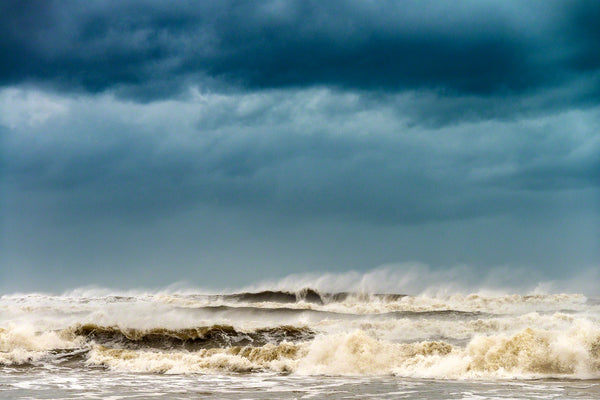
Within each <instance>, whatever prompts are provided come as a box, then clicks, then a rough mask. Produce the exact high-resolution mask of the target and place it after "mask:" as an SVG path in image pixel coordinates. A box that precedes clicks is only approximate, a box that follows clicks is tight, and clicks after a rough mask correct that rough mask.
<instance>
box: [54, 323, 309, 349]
mask: <svg viewBox="0 0 600 400" xmlns="http://www.w3.org/2000/svg"><path fill="white" fill-rule="evenodd" d="M64 332H65V333H67V334H70V335H75V336H83V337H85V338H86V339H88V340H92V341H94V342H95V343H101V344H105V345H112V346H114V345H120V346H124V347H128V348H159V349H179V348H183V349H186V350H197V349H206V348H223V347H230V346H233V345H241V346H244V345H251V346H263V345H265V344H268V343H275V344H277V343H281V342H283V341H289V342H297V341H300V340H310V339H312V338H313V337H314V332H313V331H311V330H310V329H309V328H307V327H295V326H290V325H282V326H276V327H268V328H261V329H256V330H251V331H241V330H237V329H235V328H234V327H233V326H231V325H211V326H202V327H196V328H186V329H167V328H153V329H127V328H119V327H113V326H110V327H107V326H98V325H95V324H85V325H77V326H74V327H71V328H69V329H67V330H65V331H64Z"/></svg>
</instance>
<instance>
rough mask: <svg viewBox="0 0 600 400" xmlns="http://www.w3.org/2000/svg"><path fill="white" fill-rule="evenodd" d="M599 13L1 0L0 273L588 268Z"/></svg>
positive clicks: (247, 278)
mask: <svg viewBox="0 0 600 400" xmlns="http://www.w3.org/2000/svg"><path fill="white" fill-rule="evenodd" d="M598 21H600V3H597V2H592V1H568V2H567V1H541V0H540V1H510V0H502V1H500V0H498V1H492V0H489V1H480V0H478V1H423V0H419V1H403V2H396V1H389V2H388V1H377V2H372V1H348V2H322V1H284V0H279V1H265V2H254V1H222V0H219V1H203V2H194V1H175V2H164V1H139V0H127V1H120V2H111V1H95V0H89V1H71V2H61V1H41V0H39V1H38V0H26V1H10V0H9V1H4V2H2V3H1V4H0V52H1V54H2V57H1V59H0V146H1V147H0V157H1V158H0V290H4V291H15V290H63V289H66V288H69V287H75V286H81V285H89V284H97V285H103V286H113V287H133V286H135V287H138V286H165V285H168V284H170V283H172V282H176V281H182V280H185V281H188V282H190V283H192V284H194V285H199V286H204V287H223V286H229V287H231V286H239V285H244V284H248V283H251V282H253V281H256V280H262V279H267V278H277V277H283V276H286V275H289V274H291V273H302V272H318V271H323V272H325V271H329V272H335V271H347V270H357V271H368V270H371V269H373V268H376V267H378V266H379V265H382V264H393V263H406V262H413V261H414V262H419V263H423V264H426V265H429V267H428V268H430V269H431V270H433V271H435V270H444V269H448V268H454V267H456V266H465V265H466V266H468V269H469V271H471V273H473V274H479V275H481V276H487V275H489V274H492V273H493V271H498V270H500V269H501V270H502V271H511V270H514V271H521V272H522V271H528V274H526V275H528V276H530V279H532V280H535V279H538V280H540V279H542V280H543V279H545V280H555V279H556V280H560V279H569V278H571V277H573V276H575V275H577V274H585V273H587V272H586V271H590V270H598V268H600V133H599V132H600V51H599V50H598V49H599V48H600V24H598ZM519 276H523V274H522V273H521V274H520V275H519ZM519 279H521V278H519Z"/></svg>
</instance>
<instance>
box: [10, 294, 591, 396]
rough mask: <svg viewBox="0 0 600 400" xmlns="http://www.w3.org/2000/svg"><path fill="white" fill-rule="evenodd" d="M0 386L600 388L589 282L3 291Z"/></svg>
mask: <svg viewBox="0 0 600 400" xmlns="http://www.w3.org/2000/svg"><path fill="white" fill-rule="evenodd" d="M0 398H2V399H113V400H116V399H146V398H152V399H309V398H314V399H321V398H327V399H358V398H360V399H367V398H369V399H567V398H568V399H600V298H597V297H586V296H584V295H581V294H534V295H509V294H482V293H474V294H443V295H442V294H437V295H427V294H421V295H404V294H396V293H369V292H362V291H359V292H326V291H319V290H316V289H312V288H304V289H301V290H296V291H286V290H279V289H275V288H273V289H272V290H268V289H267V290H257V291H240V292H234V291H232V292H227V293H203V292H196V291H194V290H185V291H183V290H182V291H177V290H164V291H158V290H157V291H151V292H142V291H137V292H120V293H119V292H111V291H108V290H100V289H97V290H92V289H90V290H78V291H72V292H68V293H65V294H62V295H50V294H42V293H29V294H11V295H3V296H2V297H1V298H0Z"/></svg>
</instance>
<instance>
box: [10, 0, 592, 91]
mask: <svg viewBox="0 0 600 400" xmlns="http://www.w3.org/2000/svg"><path fill="white" fill-rule="evenodd" d="M0 7H1V10H0V15H1V17H0V18H1V19H2V20H1V21H0V51H1V52H2V54H3V62H2V65H1V66H0V68H1V69H0V82H1V83H2V84H4V85H14V84H18V83H22V82H39V83H46V84H51V85H54V86H58V87H62V88H68V89H82V90H87V91H91V92H99V91H104V90H114V91H116V92H117V93H120V94H121V95H125V96H134V97H137V98H146V99H149V98H159V97H165V96H173V95H176V94H177V93H180V92H181V90H182V88H185V87H187V86H189V85H190V84H197V85H200V86H206V85H209V86H211V87H221V88H225V87H230V88H232V87H233V88H236V87H237V88H253V89H257V88H276V87H290V86H291V87H300V86H306V85H331V86H336V87H339V88H352V89H365V90H373V89H374V90H384V91H402V90H406V89H425V90H433V91H436V92H439V93H443V94H445V95H451V96H455V95H461V94H475V95H481V96H489V95H492V94H495V95H508V94H518V93H531V92H532V91H536V90H538V89H548V88H555V87H562V86H565V85H566V86H569V85H570V83H572V81H573V80H575V78H577V79H580V80H581V79H586V85H584V86H585V90H584V89H583V88H574V89H573V90H572V91H570V92H569V93H567V94H568V97H569V99H570V100H571V101H574V100H578V101H585V98H586V96H592V97H593V98H597V96H598V93H599V86H600V85H599V82H598V74H599V73H600V58H599V56H598V55H597V54H598V52H597V43H598V36H599V31H600V28H598V24H597V21H598V19H599V16H600V5H599V4H598V3H596V2H583V1H579V2H576V1H574V2H554V1H539V2H510V1H484V2H482V1H473V2H470V1H465V2H449V1H447V2H428V1H409V2H310V1H271V2H263V3H260V4H257V3H256V2H245V1H236V2H226V1H217V2H174V3H171V2H169V3H168V4H167V3H165V2H138V1H124V2H103V1H85V2H66V3H65V2H47V1H8V2H3V4H2V6H0Z"/></svg>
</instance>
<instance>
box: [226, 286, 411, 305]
mask: <svg viewBox="0 0 600 400" xmlns="http://www.w3.org/2000/svg"><path fill="white" fill-rule="evenodd" d="M405 296H406V295H404V294H381V293H363V292H320V291H318V290H316V289H312V288H310V287H305V288H302V289H299V290H295V291H273V290H263V291H258V292H241V293H233V294H225V295H220V296H215V297H216V298H222V299H224V300H229V301H237V302H247V303H257V302H271V303H299V302H305V303H312V304H318V305H324V304H329V303H339V302H343V301H346V300H348V299H353V300H354V301H362V302H369V301H371V300H372V299H378V300H381V301H397V300H398V299H401V298H402V297H405Z"/></svg>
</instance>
